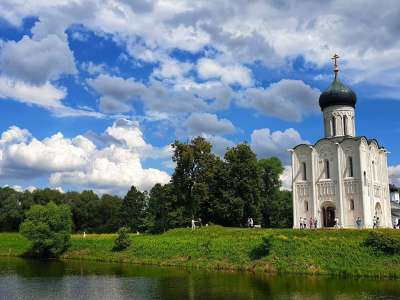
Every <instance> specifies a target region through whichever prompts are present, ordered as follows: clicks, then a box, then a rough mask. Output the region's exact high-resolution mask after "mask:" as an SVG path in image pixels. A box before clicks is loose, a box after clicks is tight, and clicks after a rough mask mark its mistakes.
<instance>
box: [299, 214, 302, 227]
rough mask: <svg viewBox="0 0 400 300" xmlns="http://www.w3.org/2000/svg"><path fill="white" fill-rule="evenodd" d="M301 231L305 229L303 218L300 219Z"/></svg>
mask: <svg viewBox="0 0 400 300" xmlns="http://www.w3.org/2000/svg"><path fill="white" fill-rule="evenodd" d="M299 222H300V229H303V218H302V217H300V221H299Z"/></svg>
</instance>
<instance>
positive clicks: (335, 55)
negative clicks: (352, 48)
mask: <svg viewBox="0 0 400 300" xmlns="http://www.w3.org/2000/svg"><path fill="white" fill-rule="evenodd" d="M339 57H340V56H339V55H337V54H336V53H335V54H334V55H333V57H332V59H333V61H334V66H335V67H337V59H338V58H339Z"/></svg>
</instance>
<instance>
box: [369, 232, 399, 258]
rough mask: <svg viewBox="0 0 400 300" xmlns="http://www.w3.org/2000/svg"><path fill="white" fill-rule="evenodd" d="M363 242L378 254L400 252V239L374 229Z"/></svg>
mask: <svg viewBox="0 0 400 300" xmlns="http://www.w3.org/2000/svg"><path fill="white" fill-rule="evenodd" d="M362 244H363V246H365V247H370V248H371V249H373V250H374V252H376V253H377V254H379V253H384V254H389V255H394V254H400V239H398V238H395V237H391V236H389V235H388V234H386V235H385V234H383V233H378V232H373V231H372V232H370V233H369V235H368V237H367V238H366V239H365V240H364V242H363V243H362Z"/></svg>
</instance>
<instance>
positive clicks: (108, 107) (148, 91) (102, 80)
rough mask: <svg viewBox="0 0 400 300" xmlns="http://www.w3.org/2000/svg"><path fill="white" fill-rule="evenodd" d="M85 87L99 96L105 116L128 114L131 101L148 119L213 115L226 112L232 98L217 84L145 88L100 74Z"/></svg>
mask: <svg viewBox="0 0 400 300" xmlns="http://www.w3.org/2000/svg"><path fill="white" fill-rule="evenodd" d="M87 83H88V85H89V86H90V87H92V88H93V89H94V90H95V91H96V92H97V93H99V94H100V107H101V108H102V109H103V111H104V112H107V113H116V112H128V111H130V110H132V101H134V100H138V101H141V102H142V103H143V105H144V108H145V114H147V115H158V116H162V115H164V116H165V117H169V115H170V114H171V115H176V114H182V113H184V114H185V113H186V114H187V113H191V112H203V111H216V110H219V109H223V108H227V107H228V106H229V104H230V100H231V97H232V90H231V89H230V88H229V87H227V86H225V85H223V84H221V83H219V82H207V83H204V84H201V83H195V82H193V81H190V80H183V81H179V82H177V83H176V84H174V85H172V86H171V85H168V84H165V83H164V82H162V81H160V80H156V79H152V80H150V82H149V83H148V84H147V85H144V84H143V83H140V82H138V81H136V80H134V79H133V78H128V79H124V78H121V77H117V76H110V75H106V74H102V75H99V76H98V77H97V78H95V79H88V80H87Z"/></svg>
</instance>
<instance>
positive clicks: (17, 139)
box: [0, 0, 400, 194]
mask: <svg viewBox="0 0 400 300" xmlns="http://www.w3.org/2000/svg"><path fill="white" fill-rule="evenodd" d="M384 2H385V5H382V4H379V3H377V2H376V1H284V0H282V1H257V0H255V1H251V2H249V1H241V0H238V1H201V2H197V1H186V0H174V1H172V0H159V1H156V0H154V1H148V0H141V1H128V0H119V1H118V0H107V1H95V0H85V1H83V0H75V1H66V0H59V1H54V0H53V1H50V0H48V1H47V0H43V1H38V2H36V3H35V2H32V3H24V1H19V0H5V1H2V2H1V3H0V11H1V14H0V113H1V118H0V135H1V138H0V185H1V186H3V185H11V186H19V187H21V188H23V189H24V188H28V187H29V188H32V187H39V188H40V187H47V186H49V187H53V188H61V189H63V190H65V191H66V190H83V189H94V190H96V191H98V192H99V193H105V192H108V193H117V194H124V193H125V192H126V190H127V189H128V188H129V186H130V185H132V184H134V185H136V186H138V187H139V188H140V189H142V190H148V189H149V188H151V186H152V185H154V184H155V183H157V182H161V183H166V182H168V180H169V176H170V174H171V172H172V170H173V169H172V168H173V165H172V162H171V159H170V157H171V149H170V147H169V145H170V143H171V142H173V141H174V140H175V139H179V140H182V141H186V140H188V139H190V138H191V137H193V136H197V135H202V136H204V137H206V138H207V139H209V140H210V142H211V143H212V144H213V146H214V149H215V153H217V154H218V155H221V156H223V153H224V150H225V149H226V148H227V147H232V146H233V145H235V144H237V143H239V142H242V141H247V142H248V143H249V144H250V145H251V147H252V149H253V150H254V151H255V152H256V153H257V155H258V157H259V158H263V157H269V156H271V155H275V156H278V157H280V158H281V159H282V161H283V162H284V164H285V165H289V157H288V154H287V151H286V150H287V149H288V148H291V147H293V146H294V145H296V144H298V143H301V142H303V141H308V142H315V141H316V140H318V139H319V138H321V137H322V136H323V127H322V120H321V112H320V110H319V107H318V97H319V94H320V92H321V91H322V90H324V89H325V88H326V87H327V86H328V85H329V83H330V82H331V80H332V71H331V70H332V65H331V60H330V57H331V56H332V54H333V53H336V52H337V53H339V55H340V56H341V59H340V62H339V65H340V69H341V73H340V77H341V79H342V81H344V82H345V83H346V84H348V85H349V86H351V88H352V89H353V90H354V91H355V92H356V93H357V96H358V102H357V108H356V126H357V134H358V135H366V136H367V137H370V138H377V139H378V140H379V142H380V143H381V144H382V145H383V146H385V147H386V148H387V149H388V150H389V151H390V152H391V154H390V156H389V165H390V166H391V167H390V176H391V178H392V181H393V182H396V183H400V180H399V178H400V152H399V150H400V149H399V146H398V139H397V136H398V134H399V132H400V121H399V118H398V112H399V109H400V102H399V84H400V76H399V75H400V72H399V71H398V70H399V67H400V47H399V46H400V45H399V43H400V42H398V36H399V32H400V29H399V28H400V26H399V25H400V21H399V19H398V13H399V10H400V5H399V4H398V3H397V1H384ZM360 5H362V7H363V10H362V12H361V11H360ZM371 20H373V21H371ZM289 174H290V168H289V167H287V169H286V171H285V176H284V177H283V180H284V183H285V184H287V183H288V178H289Z"/></svg>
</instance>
